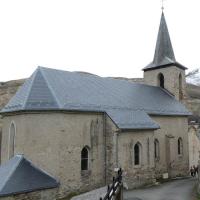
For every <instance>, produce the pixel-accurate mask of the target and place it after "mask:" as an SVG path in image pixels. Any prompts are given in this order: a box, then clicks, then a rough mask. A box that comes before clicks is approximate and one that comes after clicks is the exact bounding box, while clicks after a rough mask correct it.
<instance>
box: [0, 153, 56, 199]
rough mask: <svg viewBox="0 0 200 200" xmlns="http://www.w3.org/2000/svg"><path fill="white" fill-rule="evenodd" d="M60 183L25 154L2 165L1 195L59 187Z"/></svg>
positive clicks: (0, 170)
mask: <svg viewBox="0 0 200 200" xmlns="http://www.w3.org/2000/svg"><path fill="white" fill-rule="evenodd" d="M58 185H59V183H58V181H57V180H55V179H54V178H53V177H51V176H50V175H48V174H47V173H46V172H44V171H42V170H40V169H38V168H36V167H35V166H34V165H33V164H32V163H31V162H30V161H29V160H27V159H26V158H24V156H23V155H16V156H14V157H13V158H12V159H10V160H9V161H8V162H6V163H5V164H3V165H1V166H0V197H2V196H9V195H13V194H20V193H25V192H33V191H37V190H41V189H50V188H55V187H58Z"/></svg>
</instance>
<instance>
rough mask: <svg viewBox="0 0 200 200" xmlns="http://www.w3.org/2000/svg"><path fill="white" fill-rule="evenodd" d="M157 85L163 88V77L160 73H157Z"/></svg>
mask: <svg viewBox="0 0 200 200" xmlns="http://www.w3.org/2000/svg"><path fill="white" fill-rule="evenodd" d="M158 86H160V87H161V88H165V78H164V75H163V74H162V73H159V74H158Z"/></svg>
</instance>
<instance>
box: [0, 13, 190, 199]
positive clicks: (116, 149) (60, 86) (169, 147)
mask: <svg viewBox="0 0 200 200" xmlns="http://www.w3.org/2000/svg"><path fill="white" fill-rule="evenodd" d="M185 69H186V68H185V67H184V66H183V65H181V64H180V63H178V62H177V61H176V59H175V56H174V52H173V48H172V44H171V41H170V36H169V32H168V29H167V24H166V21H165V17H164V14H163V13H162V16H161V22H160V27H159V32H158V38H157V44H156V50H155V55H154V59H153V62H152V63H150V64H149V65H148V66H147V67H145V68H144V69H143V71H144V81H145V84H137V83H131V82H129V81H125V80H116V79H112V78H102V77H99V76H96V75H91V74H85V73H78V72H67V71H61V70H54V69H48V68H43V67H39V68H38V69H37V70H36V71H35V72H34V73H33V74H32V76H31V77H30V78H29V79H28V80H27V81H26V82H25V83H24V85H23V86H22V87H21V88H20V89H19V90H18V92H17V93H16V95H15V96H14V97H13V98H12V99H11V100H10V101H9V103H8V104H7V105H6V106H5V107H4V109H2V111H1V114H2V116H3V129H2V149H1V159H2V163H3V164H4V163H6V162H7V161H8V160H9V159H11V158H12V157H13V156H15V155H17V154H23V155H24V156H25V157H26V158H28V159H29V160H31V161H32V162H33V163H34V164H35V165H36V166H37V167H39V168H41V169H43V170H44V171H46V172H48V173H49V174H51V175H52V176H53V177H55V178H56V179H57V180H58V181H59V182H60V185H59V187H58V189H57V193H58V196H60V197H62V196H66V195H68V194H70V193H71V192H75V191H86V190H90V189H93V188H97V187H100V186H103V185H105V184H107V183H109V182H110V181H111V180H112V177H113V176H114V175H115V173H116V171H117V169H118V168H120V167H121V168H122V169H123V171H124V182H125V183H126V184H127V186H128V187H129V188H135V187H138V186H141V185H144V184H147V183H151V182H153V181H154V180H155V179H159V178H162V177H166V176H168V177H176V176H184V175H186V174H187V173H188V170H189V153H188V152H189V150H188V120H187V117H188V115H190V113H189V112H188V110H187V109H186V108H185V107H184V105H183V104H182V103H181V101H182V100H183V99H184V95H185V84H186V83H185ZM0 170H1V169H0Z"/></svg>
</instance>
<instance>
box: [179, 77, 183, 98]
mask: <svg viewBox="0 0 200 200" xmlns="http://www.w3.org/2000/svg"><path fill="white" fill-rule="evenodd" d="M182 99H183V92H182V75H181V73H180V74H179V100H182Z"/></svg>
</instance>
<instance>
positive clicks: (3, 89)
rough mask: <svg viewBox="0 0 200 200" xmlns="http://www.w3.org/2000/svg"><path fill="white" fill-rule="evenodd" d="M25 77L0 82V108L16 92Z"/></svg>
mask: <svg viewBox="0 0 200 200" xmlns="http://www.w3.org/2000/svg"><path fill="white" fill-rule="evenodd" d="M24 81H25V79H20V80H13V81H8V82H0V109H1V108H3V107H4V106H5V105H6V104H7V103H8V101H9V100H10V98H11V97H12V96H13V95H14V94H15V93H16V92H17V90H18V88H19V87H20V86H21V85H22V84H23V83H24Z"/></svg>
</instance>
